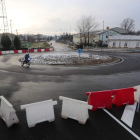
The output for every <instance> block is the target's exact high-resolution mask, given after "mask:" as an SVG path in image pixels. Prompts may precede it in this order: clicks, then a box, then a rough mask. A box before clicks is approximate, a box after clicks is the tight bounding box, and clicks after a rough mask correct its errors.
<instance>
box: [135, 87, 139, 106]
mask: <svg viewBox="0 0 140 140" xmlns="http://www.w3.org/2000/svg"><path fill="white" fill-rule="evenodd" d="M134 89H136V90H137V91H135V92H134V100H135V101H136V102H138V103H139V98H140V85H139V86H135V87H134Z"/></svg>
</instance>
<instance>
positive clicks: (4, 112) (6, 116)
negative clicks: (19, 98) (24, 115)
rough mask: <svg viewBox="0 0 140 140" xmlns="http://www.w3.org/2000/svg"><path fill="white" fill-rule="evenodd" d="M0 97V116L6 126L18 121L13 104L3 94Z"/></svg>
mask: <svg viewBox="0 0 140 140" xmlns="http://www.w3.org/2000/svg"><path fill="white" fill-rule="evenodd" d="M0 99H1V106H0V116H1V118H2V119H3V120H4V121H5V123H6V125H7V127H10V126H12V125H13V124H17V123H19V120H18V118H17V115H16V111H15V109H14V108H13V106H12V105H11V104H10V103H9V102H8V101H7V100H6V99H5V98H4V97H3V96H0Z"/></svg>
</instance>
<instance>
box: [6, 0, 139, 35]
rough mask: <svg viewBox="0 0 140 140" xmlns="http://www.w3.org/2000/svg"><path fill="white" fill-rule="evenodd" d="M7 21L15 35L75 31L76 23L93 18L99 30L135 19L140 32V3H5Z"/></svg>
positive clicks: (83, 0) (95, 0)
mask: <svg viewBox="0 0 140 140" xmlns="http://www.w3.org/2000/svg"><path fill="white" fill-rule="evenodd" d="M5 3H6V9H7V16H8V21H10V20H12V27H13V32H14V33H15V30H16V29H17V30H18V32H19V33H33V34H35V33H42V34H46V35H54V34H56V33H57V35H58V34H60V33H61V29H62V32H70V27H71V33H74V32H76V31H75V26H76V22H77V20H78V19H79V18H80V17H81V16H82V15H92V16H93V17H95V18H96V20H97V21H98V22H99V24H100V26H99V27H98V29H102V26H103V25H102V24H103V21H105V28H106V27H107V26H109V27H110V28H112V27H119V26H120V23H121V22H122V21H123V19H125V18H127V17H130V18H133V19H134V20H135V30H140V16H139V13H140V0H5Z"/></svg>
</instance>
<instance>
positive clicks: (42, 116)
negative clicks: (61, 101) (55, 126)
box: [21, 100, 57, 128]
mask: <svg viewBox="0 0 140 140" xmlns="http://www.w3.org/2000/svg"><path fill="white" fill-rule="evenodd" d="M53 105H57V101H53V100H47V101H42V102H37V103H32V104H27V105H21V109H26V118H27V122H28V126H29V128H30V127H34V126H35V125H36V124H37V123H40V122H44V121H49V122H52V121H54V119H55V117H54V108H53Z"/></svg>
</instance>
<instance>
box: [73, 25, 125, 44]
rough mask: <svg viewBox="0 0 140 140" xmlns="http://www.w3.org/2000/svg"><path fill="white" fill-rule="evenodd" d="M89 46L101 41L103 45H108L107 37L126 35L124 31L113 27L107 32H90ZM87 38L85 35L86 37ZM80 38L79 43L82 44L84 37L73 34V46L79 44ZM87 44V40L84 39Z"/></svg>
mask: <svg viewBox="0 0 140 140" xmlns="http://www.w3.org/2000/svg"><path fill="white" fill-rule="evenodd" d="M89 34H90V41H89V43H90V44H96V43H97V42H99V41H103V44H108V36H113V35H124V34H126V30H124V29H122V28H119V27H115V28H111V29H109V30H104V31H103V30H98V31H94V32H90V33H89ZM86 36H87V35H86ZM80 38H81V42H83V43H84V37H83V35H82V34H81V35H80V34H75V35H74V36H73V42H74V43H75V44H79V43H80ZM86 42H87V39H86Z"/></svg>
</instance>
